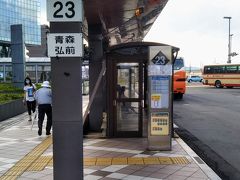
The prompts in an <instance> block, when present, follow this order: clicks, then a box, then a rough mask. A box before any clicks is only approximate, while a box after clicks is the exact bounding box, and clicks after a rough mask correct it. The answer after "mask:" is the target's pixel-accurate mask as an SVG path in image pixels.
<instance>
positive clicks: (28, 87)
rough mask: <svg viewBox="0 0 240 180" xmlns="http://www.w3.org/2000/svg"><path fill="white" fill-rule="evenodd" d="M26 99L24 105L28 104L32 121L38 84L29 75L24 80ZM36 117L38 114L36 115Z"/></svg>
mask: <svg viewBox="0 0 240 180" xmlns="http://www.w3.org/2000/svg"><path fill="white" fill-rule="evenodd" d="M23 90H24V92H25V93H24V99H23V103H24V105H25V104H27V110H28V115H29V121H32V113H33V114H34V113H35V110H36V101H35V97H34V94H35V91H36V86H35V85H34V84H33V83H32V81H31V79H30V78H29V77H26V78H25V80H24V88H23ZM34 116H35V118H36V114H35V115H34Z"/></svg>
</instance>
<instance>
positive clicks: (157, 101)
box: [151, 94, 161, 108]
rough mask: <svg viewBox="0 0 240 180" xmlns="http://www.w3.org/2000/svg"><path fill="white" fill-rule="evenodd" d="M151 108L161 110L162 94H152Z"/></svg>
mask: <svg viewBox="0 0 240 180" xmlns="http://www.w3.org/2000/svg"><path fill="white" fill-rule="evenodd" d="M151 108H161V94H151Z"/></svg>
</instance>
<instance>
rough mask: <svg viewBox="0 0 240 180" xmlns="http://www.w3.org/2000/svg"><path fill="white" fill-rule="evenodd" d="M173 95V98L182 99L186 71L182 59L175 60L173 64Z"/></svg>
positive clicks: (184, 89)
mask: <svg viewBox="0 0 240 180" xmlns="http://www.w3.org/2000/svg"><path fill="white" fill-rule="evenodd" d="M173 69H174V77H173V93H174V98H176V99H182V98H183V94H185V91H186V70H185V67H184V59H183V58H177V59H176V60H175V62H174V66H173Z"/></svg>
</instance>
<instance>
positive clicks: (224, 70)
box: [203, 64, 240, 88]
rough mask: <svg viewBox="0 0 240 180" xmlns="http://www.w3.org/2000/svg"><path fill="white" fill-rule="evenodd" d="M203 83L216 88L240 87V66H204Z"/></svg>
mask: <svg viewBox="0 0 240 180" xmlns="http://www.w3.org/2000/svg"><path fill="white" fill-rule="evenodd" d="M203 83H204V84H206V85H211V86H215V87H216V88H222V87H224V86H225V87H227V88H232V87H237V86H238V87H240V64H222V65H206V66H204V69H203Z"/></svg>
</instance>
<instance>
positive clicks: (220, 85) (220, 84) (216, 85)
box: [215, 80, 222, 88]
mask: <svg viewBox="0 0 240 180" xmlns="http://www.w3.org/2000/svg"><path fill="white" fill-rule="evenodd" d="M215 87H216V88H222V83H221V81H219V80H217V81H216V82H215Z"/></svg>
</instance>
